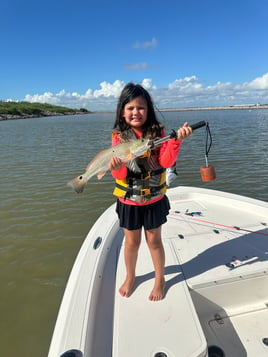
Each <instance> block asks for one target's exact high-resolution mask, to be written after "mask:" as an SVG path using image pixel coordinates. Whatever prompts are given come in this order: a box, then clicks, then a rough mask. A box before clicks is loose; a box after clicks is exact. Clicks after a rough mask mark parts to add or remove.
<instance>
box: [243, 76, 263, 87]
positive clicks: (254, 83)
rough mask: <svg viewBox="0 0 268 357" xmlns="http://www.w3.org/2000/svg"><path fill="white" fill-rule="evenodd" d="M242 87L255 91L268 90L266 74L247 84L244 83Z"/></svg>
mask: <svg viewBox="0 0 268 357" xmlns="http://www.w3.org/2000/svg"><path fill="white" fill-rule="evenodd" d="M243 87H244V88H248V89H256V90H268V73H265V74H264V75H263V76H261V77H257V78H255V79H254V80H253V81H251V82H249V83H247V82H246V83H244V85H243Z"/></svg>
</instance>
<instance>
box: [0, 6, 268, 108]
mask: <svg viewBox="0 0 268 357" xmlns="http://www.w3.org/2000/svg"><path fill="white" fill-rule="evenodd" d="M267 14H268V2H267V0H243V1H242V0H225V1H221V0H214V1H212V0H173V1H170V0H166V1H163V0H162V1H159V0H143V1H126V0H124V1H121V0H114V1H110V0H106V1H101V0H100V1H97V2H94V1H93V0H90V1H89V0H87V1H86V0H76V1H73V0H72V1H70V0H53V1H52V0H47V1H45V2H42V1H36V0H35V1H32V0H4V2H3V3H2V4H1V22H0V33H1V45H0V49H1V53H0V99H2V100H10V99H12V100H28V101H39V102H48V103H52V104H59V105H67V106H70V107H73V108H81V107H86V108H88V109H91V110H106V109H115V106H116V102H117V99H118V95H119V93H120V91H121V89H122V88H123V86H124V85H125V84H126V83H127V82H129V81H133V82H136V83H141V84H143V85H144V86H145V87H146V88H147V89H148V90H149V91H150V93H151V95H152V97H153V98H154V101H155V103H156V105H157V106H158V107H159V108H167V107H169V108H174V107H192V106H215V105H236V104H238V105H239V104H253V103H262V104H264V103H268V46H267V41H268V40H267V38H268V16H267Z"/></svg>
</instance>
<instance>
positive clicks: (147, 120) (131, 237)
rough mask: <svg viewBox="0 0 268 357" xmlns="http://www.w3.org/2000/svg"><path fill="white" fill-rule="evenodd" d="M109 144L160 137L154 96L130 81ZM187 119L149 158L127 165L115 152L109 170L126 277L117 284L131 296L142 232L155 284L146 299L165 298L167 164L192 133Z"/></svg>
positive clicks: (124, 294)
mask: <svg viewBox="0 0 268 357" xmlns="http://www.w3.org/2000/svg"><path fill="white" fill-rule="evenodd" d="M114 129H115V131H114V133H113V135H112V145H117V144H119V143H121V142H125V141H128V140H130V139H139V138H150V139H154V138H156V137H164V136H165V132H164V130H163V126H162V125H161V124H160V122H159V121H158V120H157V118H156V115H155V111H154V106H153V102H152V99H151V97H150V95H149V93H148V92H147V91H146V90H145V89H144V88H143V87H142V86H140V85H138V84H133V83H128V84H127V85H126V86H125V87H124V89H123V90H122V93H121V96H120V98H119V101H118V105H117V112H116V120H115V123H114ZM191 133H192V129H191V128H190V127H189V126H188V124H187V123H185V124H184V126H183V127H182V128H180V129H179V130H178V132H177V140H175V139H170V140H169V141H167V142H164V143H163V144H162V145H161V146H160V148H155V149H154V150H152V151H151V153H150V155H149V156H147V157H139V158H136V159H133V160H130V161H129V162H128V163H127V164H125V163H123V162H122V161H121V160H120V159H119V158H117V157H114V158H112V159H111V161H110V165H109V167H110V170H111V172H112V175H113V177H114V178H115V179H116V187H115V190H114V194H115V195H116V196H118V200H117V206H116V212H117V214H118V217H119V220H120V226H121V227H123V229H124V233H125V250H124V257H125V264H126V279H125V281H124V283H123V285H122V286H121V288H120V289H119V292H120V294H121V295H122V296H124V297H129V296H130V294H131V291H132V288H133V284H134V281H135V268H136V262H137V257H138V249H139V246H140V242H141V231H142V227H144V231H145V237H146V241H147V244H148V247H149V250H150V254H151V257H152V261H153V265H154V270H155V284H154V287H153V290H152V291H151V293H150V295H149V300H151V301H157V300H161V299H162V298H163V297H164V289H165V279H164V266H165V252H164V248H163V244H162V240H161V226H162V224H163V223H165V222H166V221H167V218H166V216H167V215H168V212H169V209H170V206H169V201H168V198H167V197H166V196H165V192H166V187H167V186H166V182H165V169H166V168H168V167H171V166H172V165H173V164H174V162H175V161H176V158H177V155H178V152H179V148H180V144H181V140H182V139H185V138H187V137H188V136H189V135H191Z"/></svg>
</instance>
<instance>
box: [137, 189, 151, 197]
mask: <svg viewBox="0 0 268 357" xmlns="http://www.w3.org/2000/svg"><path fill="white" fill-rule="evenodd" d="M150 194H151V189H150V188H142V189H141V190H140V195H141V196H148V195H150Z"/></svg>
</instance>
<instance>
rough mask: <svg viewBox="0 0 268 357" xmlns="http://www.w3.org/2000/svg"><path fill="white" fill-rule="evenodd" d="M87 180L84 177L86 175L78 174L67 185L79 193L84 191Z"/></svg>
mask: <svg viewBox="0 0 268 357" xmlns="http://www.w3.org/2000/svg"><path fill="white" fill-rule="evenodd" d="M86 183H87V182H86V180H85V179H84V175H80V176H77V177H76V178H74V179H73V180H71V181H69V182H68V183H67V186H70V187H71V188H72V189H74V190H75V192H77V193H82V192H83V191H84V188H85V186H86Z"/></svg>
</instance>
